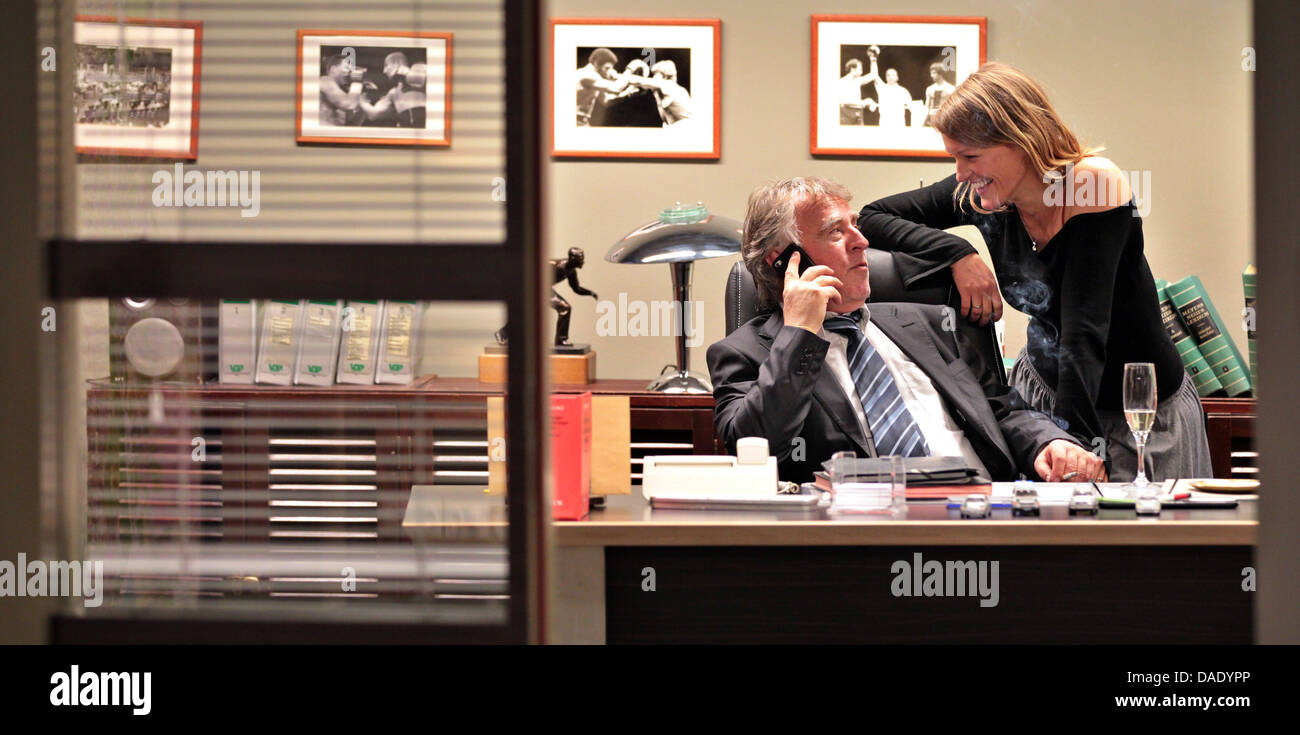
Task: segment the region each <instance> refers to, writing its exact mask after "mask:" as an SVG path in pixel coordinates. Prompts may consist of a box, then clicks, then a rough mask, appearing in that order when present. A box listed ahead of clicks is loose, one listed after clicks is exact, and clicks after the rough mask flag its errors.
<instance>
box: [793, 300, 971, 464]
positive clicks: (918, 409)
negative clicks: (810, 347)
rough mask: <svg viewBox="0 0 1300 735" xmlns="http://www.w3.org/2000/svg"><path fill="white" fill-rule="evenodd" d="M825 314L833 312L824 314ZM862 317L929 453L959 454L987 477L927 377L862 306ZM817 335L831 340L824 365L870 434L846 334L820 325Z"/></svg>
mask: <svg viewBox="0 0 1300 735" xmlns="http://www.w3.org/2000/svg"><path fill="white" fill-rule="evenodd" d="M827 316H828V317H829V316H834V315H833V314H830V313H827ZM862 317H863V318H862V323H863V324H864V325H866V326H865V327H864V331H865V332H866V335H867V341H868V342H870V343H871V346H872V347H875V348H876V352H878V353H880V357H881V359H883V360H884V361H885V367H887V368H889V374H890V375H892V376H893V377H894V384H895V385H896V386H898V394H899V395H900V396H901V397H902V398H903V402H904V403H906V404H907V410H908V411H911V412H912V418H914V419H916V424H917V426H918V427H919V428H920V429H921V434H922V435H923V436H924V437H925V443H926V444H927V445H928V446H929V447H930V456H932V457H961V458H963V459H965V460H966V462H967V463H968V464H969V465H970V466H971V467H973V468H975V469H976V470H978V471H979V473H980V474H981V475H983V476H984V477H989V476H990V475H989V473H988V470H987V469H986V468H985V467H984V463H983V462H981V461H980V458H979V455H978V454H976V453H975V448H974V447H973V446H971V443H970V440H969V439H967V438H966V434H965V433H964V432H962V430H961V427H959V426H957V423H956V422H955V421H953V419H952V416H950V415H948V411H947V409H945V408H944V405H943V398H942V397H941V396H940V395H939V391H938V390H936V389H935V387H934V383H933V382H932V381H931V380H930V376H928V375H926V374H925V371H924V370H922V369H921V368H920V367H919V366H917V364H916V363H914V362H912V360H911V359H910V358H909V357H908V356H907V355H906V354H905V353H904V352H903V351H902V350H901V349H899V348H898V345H896V344H894V341H893V340H892V339H890V338H889V337H888V336H886V335H885V333H884V332H882V331H880V328H879V327H877V326H876V325H875V324H872V323H871V312H870V311H868V310H867V307H865V306H864V307H862ZM817 336H819V337H821V338H822V339H824V340H826V341H827V342H830V343H831V347H830V349H829V350H827V352H826V367H828V368H830V370H831V372H832V374H833V375H834V376H835V381H836V382H837V383H839V384H840V388H841V389H843V391H844V394H845V395H846V396H847V397H848V399H849V403H850V404H851V405H852V406H853V413H854V415H856V416H857V417H858V426H860V427H861V428H862V433H863V434H866V435H870V434H871V431H870V430H869V428H868V427H867V416H866V413H865V412H864V411H863V410H862V400H861V399H860V398H859V397H858V389H857V386H855V385H854V384H853V376H852V374H850V373H849V357H848V343H849V339H848V337H845V336H844V335H842V334H838V333H836V332H832V331H829V330H827V329H826V328H825V327H822V329H821V331H819V332H818V333H817Z"/></svg>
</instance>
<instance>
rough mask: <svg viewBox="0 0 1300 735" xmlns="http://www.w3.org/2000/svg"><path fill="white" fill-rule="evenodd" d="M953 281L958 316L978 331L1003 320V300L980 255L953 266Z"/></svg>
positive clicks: (973, 254) (969, 257) (963, 259)
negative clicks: (957, 300) (956, 292)
mask: <svg viewBox="0 0 1300 735" xmlns="http://www.w3.org/2000/svg"><path fill="white" fill-rule="evenodd" d="M952 280H953V283H955V284H957V291H958V293H960V294H961V315H962V316H964V317H966V318H967V319H970V320H971V321H972V322H976V323H978V324H979V325H980V326H981V327H983V326H985V325H987V324H988V323H989V322H990V321H994V322H996V321H997V320H999V319H1001V318H1002V296H1001V294H999V293H998V282H997V279H996V278H994V277H993V271H991V270H989V267H988V266H987V265H985V263H984V259H983V258H981V257H980V256H979V253H971V254H970V255H967V256H966V257H964V258H962V259H961V260H959V261H957V262H956V263H953V264H952Z"/></svg>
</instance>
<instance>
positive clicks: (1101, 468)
mask: <svg viewBox="0 0 1300 735" xmlns="http://www.w3.org/2000/svg"><path fill="white" fill-rule="evenodd" d="M1034 471H1035V472H1037V473H1038V476H1039V477H1041V478H1042V479H1044V480H1046V481H1047V482H1069V481H1071V480H1072V481H1074V482H1088V481H1089V480H1097V481H1098V482H1105V481H1106V463H1105V462H1103V461H1102V459H1101V457H1098V456H1097V455H1095V454H1093V453H1092V452H1089V451H1088V450H1086V449H1084V448H1083V447H1081V446H1079V445H1078V444H1075V443H1073V442H1068V441H1065V440H1064V439H1053V440H1052V441H1051V443H1049V444H1048V445H1047V446H1045V447H1043V451H1041V452H1039V453H1038V457H1037V458H1036V459H1034Z"/></svg>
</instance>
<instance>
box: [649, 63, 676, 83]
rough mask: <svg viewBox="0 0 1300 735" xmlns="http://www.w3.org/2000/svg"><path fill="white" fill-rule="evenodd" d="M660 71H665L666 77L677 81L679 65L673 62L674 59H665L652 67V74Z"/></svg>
mask: <svg viewBox="0 0 1300 735" xmlns="http://www.w3.org/2000/svg"><path fill="white" fill-rule="evenodd" d="M660 72H662V73H663V75H664V77H665V78H667V79H671V80H673V81H674V82H675V81H677V65H676V64H674V63H673V62H672V59H664V60H663V61H661V62H659V63H658V64H655V65H654V66H652V67H650V75H651V76H654V75H655V74H658V73H660Z"/></svg>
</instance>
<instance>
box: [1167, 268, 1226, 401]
mask: <svg viewBox="0 0 1300 735" xmlns="http://www.w3.org/2000/svg"><path fill="white" fill-rule="evenodd" d="M1168 288H1169V282H1168V281H1166V280H1164V279H1156V296H1157V297H1158V298H1159V299H1160V319H1161V321H1163V322H1164V324H1165V329H1166V330H1167V331H1168V332H1169V338H1170V339H1172V340H1173V341H1174V348H1175V349H1177V350H1178V356H1179V357H1181V358H1182V359H1183V367H1184V368H1186V369H1187V374H1188V375H1190V376H1192V382H1193V383H1195V384H1196V392H1197V393H1199V394H1200V395H1201V396H1202V397H1204V396H1208V395H1211V394H1213V393H1215V392H1217V391H1221V390H1223V384H1222V383H1220V382H1219V379H1218V378H1216V377H1214V371H1213V370H1211V369H1210V365H1209V363H1207V362H1205V356H1204V355H1202V354H1201V348H1200V347H1198V346H1197V345H1196V340H1194V339H1192V335H1191V334H1188V332H1187V327H1185V326H1183V320H1182V318H1180V317H1179V316H1178V310H1177V309H1175V308H1174V305H1173V302H1171V301H1170V300H1169V293H1168Z"/></svg>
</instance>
